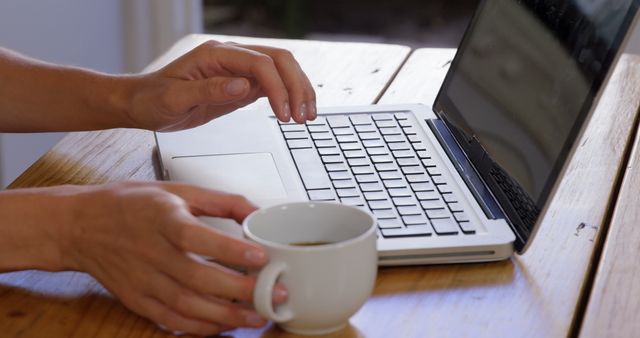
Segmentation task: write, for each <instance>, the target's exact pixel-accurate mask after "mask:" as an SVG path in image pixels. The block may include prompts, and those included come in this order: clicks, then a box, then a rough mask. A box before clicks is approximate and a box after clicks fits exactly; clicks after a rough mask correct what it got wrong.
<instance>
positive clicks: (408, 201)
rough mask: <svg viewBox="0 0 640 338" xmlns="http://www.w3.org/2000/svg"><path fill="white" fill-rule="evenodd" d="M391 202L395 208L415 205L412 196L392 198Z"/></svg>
mask: <svg viewBox="0 0 640 338" xmlns="http://www.w3.org/2000/svg"><path fill="white" fill-rule="evenodd" d="M392 200H393V204H395V205H396V206H397V207H402V206H412V205H413V206H415V205H416V200H415V199H414V198H413V197H412V196H405V197H394V198H393V199H392Z"/></svg>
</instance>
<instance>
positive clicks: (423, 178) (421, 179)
mask: <svg viewBox="0 0 640 338" xmlns="http://www.w3.org/2000/svg"><path fill="white" fill-rule="evenodd" d="M407 181H409V182H410V183H425V182H429V181H430V180H429V176H427V175H426V174H417V175H407Z"/></svg>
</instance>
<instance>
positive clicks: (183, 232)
mask: <svg viewBox="0 0 640 338" xmlns="http://www.w3.org/2000/svg"><path fill="white" fill-rule="evenodd" d="M176 228H177V229H176V241H175V243H176V245H177V246H178V247H179V248H180V249H182V250H187V249H188V248H189V245H190V244H191V243H192V240H191V234H192V232H193V229H191V227H190V226H187V225H184V224H179V225H176ZM189 270H193V268H192V267H190V269H189Z"/></svg>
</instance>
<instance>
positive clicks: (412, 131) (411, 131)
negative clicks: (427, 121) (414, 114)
mask: <svg viewBox="0 0 640 338" xmlns="http://www.w3.org/2000/svg"><path fill="white" fill-rule="evenodd" d="M402 131H403V132H404V134H405V135H417V134H418V130H417V129H416V128H413V127H406V128H402Z"/></svg>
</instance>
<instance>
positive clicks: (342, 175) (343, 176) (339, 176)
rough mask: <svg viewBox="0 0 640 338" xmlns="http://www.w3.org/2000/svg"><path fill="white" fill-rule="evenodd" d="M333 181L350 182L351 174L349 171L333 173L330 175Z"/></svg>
mask: <svg viewBox="0 0 640 338" xmlns="http://www.w3.org/2000/svg"><path fill="white" fill-rule="evenodd" d="M329 178H331V180H334V181H335V180H350V179H351V174H350V173H349V172H348V171H332V172H330V173H329Z"/></svg>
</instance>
